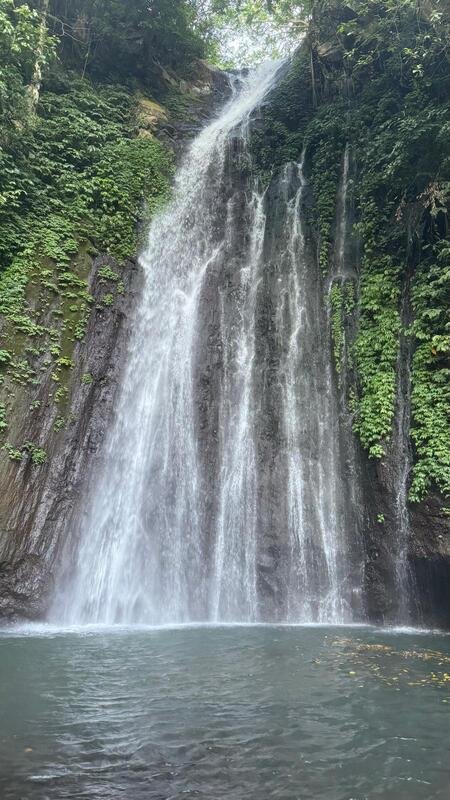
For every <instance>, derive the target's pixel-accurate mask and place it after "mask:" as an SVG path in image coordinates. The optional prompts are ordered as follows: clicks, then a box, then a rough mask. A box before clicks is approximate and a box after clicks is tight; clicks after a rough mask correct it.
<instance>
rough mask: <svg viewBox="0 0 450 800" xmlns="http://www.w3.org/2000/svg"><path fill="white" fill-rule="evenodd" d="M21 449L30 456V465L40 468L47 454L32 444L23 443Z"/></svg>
mask: <svg viewBox="0 0 450 800" xmlns="http://www.w3.org/2000/svg"><path fill="white" fill-rule="evenodd" d="M23 449H24V450H25V451H26V452H27V453H29V454H30V457H31V463H32V464H34V465H35V466H42V464H45V462H46V461H47V453H46V452H45V450H42V448H41V447H38V446H37V445H35V444H34V443H33V442H25V444H24V446H23Z"/></svg>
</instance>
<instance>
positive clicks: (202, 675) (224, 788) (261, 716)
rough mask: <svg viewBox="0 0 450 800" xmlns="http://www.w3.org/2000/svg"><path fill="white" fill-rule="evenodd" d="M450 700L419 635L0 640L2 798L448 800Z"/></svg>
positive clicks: (441, 653) (19, 635) (426, 640)
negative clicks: (449, 716) (378, 799)
mask: <svg viewBox="0 0 450 800" xmlns="http://www.w3.org/2000/svg"><path fill="white" fill-rule="evenodd" d="M449 689H450V638H449V637H448V636H444V635H441V634H430V633H425V632H423V631H414V632H413V633H411V632H408V633H405V632H403V631H398V630H396V631H380V630H377V629H375V628H369V627H365V628H364V627H352V628H327V627H305V626H302V627H294V626H276V627H273V626H251V627H250V626H239V627H236V626H228V625H227V626H208V627H200V626H190V627H184V626H181V627H180V626H177V627H174V628H171V629H170V630H163V629H147V628H145V627H140V628H138V629H124V628H114V630H111V629H106V628H101V629H100V628H95V629H89V630H84V631H78V630H69V631H68V630H65V631H56V630H55V629H49V628H47V627H43V626H41V627H39V628H31V627H27V628H26V629H21V630H17V629H16V630H14V631H12V630H9V631H3V632H2V633H1V634H0V695H1V697H0V701H1V708H2V715H1V718H0V775H1V777H0V796H1V797H2V800H3V799H4V800H18V798H20V799H21V800H62V799H63V798H73V799H75V798H89V800H97V799H98V800H100V798H108V800H115V798H122V799H123V798H125V800H141V799H142V800H144V799H145V800H149V799H150V800H152V799H153V798H154V799H155V800H162V799H163V798H164V800H168V798H181V797H183V798H184V797H195V798H204V800H216V798H217V800H219V799H220V800H241V799H242V800H244V798H245V800H250V799H251V800H254V799H255V800H256V798H258V799H259V798H261V800H266V798H274V800H275V798H276V799H277V800H296V799H297V798H299V799H300V800H309V799H311V800H350V798H354V800H362V799H363V798H385V800H419V798H420V800H431V798H445V799H446V800H448V785H449V783H450V768H449V763H448V754H447V750H448V731H449V726H448V722H449V719H448V715H449V699H450V698H449V694H450V692H449Z"/></svg>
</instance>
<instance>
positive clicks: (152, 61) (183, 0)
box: [35, 0, 205, 83]
mask: <svg viewBox="0 0 450 800" xmlns="http://www.w3.org/2000/svg"><path fill="white" fill-rule="evenodd" d="M35 4H36V5H38V0H35ZM199 23H200V20H199V17H198V10H197V6H196V4H195V3H193V2H190V0H153V1H152V2H151V3H149V2H148V0H126V2H124V0H108V2H104V0H70V2H67V0H50V14H49V24H50V25H51V32H52V33H53V34H54V35H56V36H58V37H59V46H60V53H61V57H62V59H63V61H64V62H65V63H67V64H69V65H71V66H72V67H74V68H75V69H77V70H78V71H80V72H83V74H89V75H91V76H92V77H94V78H95V79H96V80H99V79H100V80H105V79H106V80H110V79H111V78H112V79H113V80H120V81H121V82H123V83H128V82H130V80H132V79H133V78H134V79H136V80H139V81H140V82H144V83H145V81H147V80H148V79H149V78H150V79H151V78H152V73H153V71H155V72H156V75H158V74H159V72H160V68H159V69H158V65H159V64H164V65H165V66H166V67H167V66H170V67H174V68H180V67H185V68H186V67H187V65H188V64H189V63H190V62H191V61H192V59H193V58H202V57H203V56H204V54H205V43H204V41H203V39H202V37H201V35H200V34H201V25H200V24H199Z"/></svg>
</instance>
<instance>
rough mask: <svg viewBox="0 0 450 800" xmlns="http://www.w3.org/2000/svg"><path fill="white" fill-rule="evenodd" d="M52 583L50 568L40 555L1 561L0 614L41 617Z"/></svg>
mask: <svg viewBox="0 0 450 800" xmlns="http://www.w3.org/2000/svg"><path fill="white" fill-rule="evenodd" d="M52 586H53V581H52V576H51V572H50V570H49V568H48V565H47V564H46V562H45V559H43V558H42V557H40V556H36V555H29V556H23V557H22V558H19V560H18V561H14V562H12V563H10V562H4V563H2V564H0V617H1V618H2V619H6V620H8V621H10V622H17V621H19V620H21V619H24V618H26V619H31V620H34V619H40V618H41V617H42V616H43V615H44V614H45V611H46V608H47V605H48V602H49V597H50V594H51V590H52Z"/></svg>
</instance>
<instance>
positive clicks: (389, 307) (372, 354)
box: [354, 256, 400, 458]
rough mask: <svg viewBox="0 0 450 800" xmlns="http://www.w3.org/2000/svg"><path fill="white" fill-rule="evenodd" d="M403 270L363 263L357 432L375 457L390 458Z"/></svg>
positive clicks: (382, 262)
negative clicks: (387, 445)
mask: <svg viewBox="0 0 450 800" xmlns="http://www.w3.org/2000/svg"><path fill="white" fill-rule="evenodd" d="M399 296H400V285H399V276H398V271H397V270H396V269H395V268H394V267H393V266H392V264H391V262H390V259H389V257H386V256H384V257H379V259H378V260H377V262H376V263H375V261H373V260H370V261H369V260H368V259H367V257H365V258H364V259H363V265H362V279H361V287H360V317H359V332H358V336H357V339H356V342H355V345H354V359H355V364H356V369H357V373H358V380H359V390H360V391H359V398H358V403H357V413H356V420H355V425H354V427H355V430H356V431H357V433H358V434H359V436H360V439H361V442H362V444H363V446H364V447H365V448H367V450H368V451H369V455H371V456H372V457H375V458H379V457H381V456H382V455H383V454H384V441H385V440H386V439H387V438H388V437H389V435H390V433H391V430H392V422H393V417H394V406H395V393H396V363H397V355H398V335H399V331H400V314H399V310H398V303H399Z"/></svg>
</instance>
